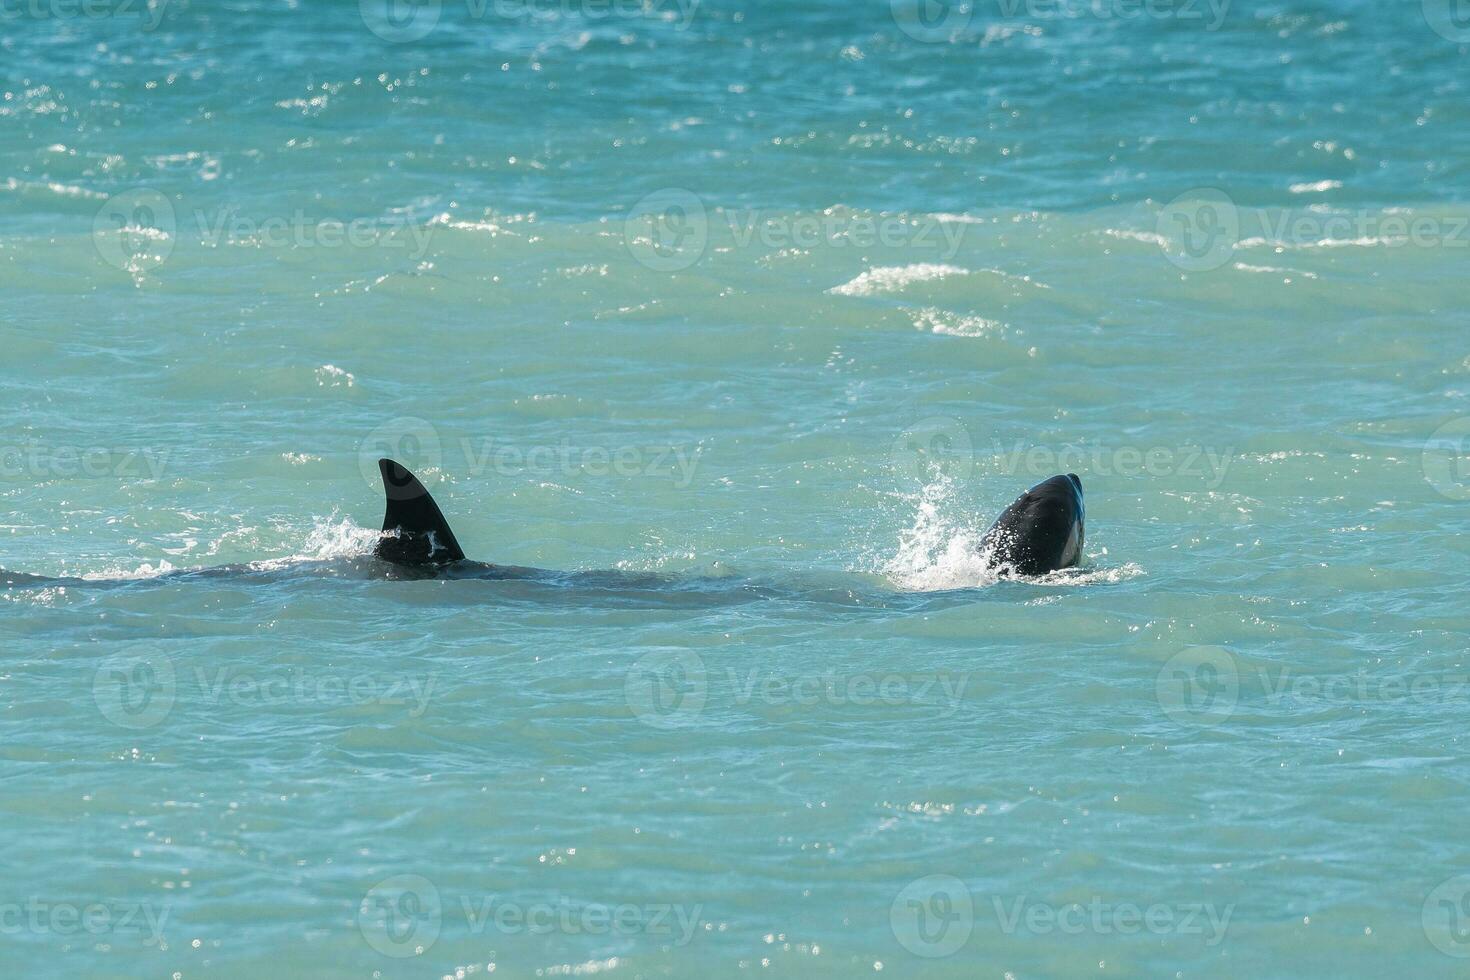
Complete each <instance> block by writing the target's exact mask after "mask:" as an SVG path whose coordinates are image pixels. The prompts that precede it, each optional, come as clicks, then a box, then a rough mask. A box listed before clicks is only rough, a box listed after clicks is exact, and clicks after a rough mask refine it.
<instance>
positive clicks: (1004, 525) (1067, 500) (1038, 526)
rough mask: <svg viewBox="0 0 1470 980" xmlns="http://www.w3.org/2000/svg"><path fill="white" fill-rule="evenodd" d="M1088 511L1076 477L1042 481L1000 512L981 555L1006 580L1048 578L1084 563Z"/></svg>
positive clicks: (985, 539) (1070, 475) (981, 541)
mask: <svg viewBox="0 0 1470 980" xmlns="http://www.w3.org/2000/svg"><path fill="white" fill-rule="evenodd" d="M1086 513H1087V509H1086V507H1085V506H1084V505H1083V502H1082V481H1081V480H1079V479H1078V478H1077V474H1076V473H1067V474H1065V475H1060V476H1054V477H1052V478H1051V479H1049V480H1043V481H1042V482H1040V483H1038V484H1036V486H1034V487H1032V488H1031V489H1030V490H1027V491H1026V492H1025V493H1023V494H1021V496H1019V497H1017V498H1016V502H1015V503H1013V504H1011V505H1010V506H1009V507H1007V508H1006V509H1005V510H1004V511H1002V512H1001V515H1000V516H999V517H997V518H996V519H995V523H994V524H992V525H991V526H990V530H988V531H986V532H985V536H984V537H982V538H981V539H980V553H981V554H982V555H983V556H984V557H985V559H986V561H987V562H988V564H989V565H990V567H991V568H992V569H994V570H995V571H997V572H999V573H1000V574H1002V575H1027V576H1033V575H1045V574H1047V573H1048V572H1055V571H1058V570H1060V569H1063V568H1072V567H1074V566H1075V565H1076V564H1077V563H1078V562H1079V561H1080V560H1081V558H1082V544H1083V539H1084V524H1085V518H1086Z"/></svg>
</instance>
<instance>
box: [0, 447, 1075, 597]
mask: <svg viewBox="0 0 1470 980" xmlns="http://www.w3.org/2000/svg"><path fill="white" fill-rule="evenodd" d="M378 472H379V474H380V475H381V477H382V480H383V493H384V497H385V505H386V506H385V510H384V513H383V529H382V533H381V534H380V535H379V537H378V541H377V544H376V545H375V546H374V548H373V558H374V559H376V561H370V562H369V563H368V564H369V565H371V566H375V568H376V570H374V569H373V568H368V567H366V566H362V565H361V564H360V562H356V561H355V560H349V566H350V567H356V568H357V571H356V572H355V573H354V574H359V575H366V576H368V577H371V578H390V579H397V578H407V579H417V578H440V577H443V578H454V579H524V580H528V581H538V582H542V583H546V584H561V585H570V586H582V587H588V588H595V589H616V590H622V592H623V594H625V595H627V596H632V597H637V598H649V599H651V598H655V597H656V596H657V595H668V596H669V600H670V601H677V602H681V603H682V602H684V601H686V599H687V598H688V597H689V596H691V595H703V594H706V593H707V594H708V595H707V596H706V598H707V599H708V600H709V601H712V602H717V603H724V602H742V601H754V600H757V599H769V598H773V597H776V596H779V595H785V594H787V591H786V590H782V589H779V588H773V587H771V586H769V585H766V584H761V583H757V582H743V581H738V580H736V581H731V580H727V579H725V578H723V577H704V576H696V577H686V578H685V579H680V578H677V577H670V576H668V575H660V574H655V573H648V572H625V571H621V570H617V571H612V570H609V571H605V572H552V571H547V570H545V569H536V568H522V567H519V566H514V565H493V564H486V563H484V562H477V561H470V560H468V559H466V558H465V554H464V550H463V549H462V548H461V547H460V545H459V540H458V539H457V538H456V537H455V535H454V531H453V530H451V529H450V527H449V522H448V521H447V520H445V519H444V512H443V511H441V510H440V509H439V505H438V504H437V503H435V502H434V498H433V496H432V495H430V493H429V491H428V489H427V488H425V487H424V485H423V483H421V482H420V481H419V479H418V477H416V476H414V475H413V473H411V472H409V470H408V468H407V467H405V466H403V465H402V464H401V463H398V462H396V461H394V460H392V459H380V460H378ZM1083 523H1084V507H1083V502H1082V481H1081V480H1079V479H1078V478H1077V475H1076V474H1074V473H1068V474H1066V475H1064V476H1054V477H1052V478H1051V479H1049V480H1045V481H1043V482H1041V483H1038V484H1037V485H1036V486H1034V487H1032V488H1031V489H1030V490H1027V491H1026V492H1025V493H1023V494H1021V496H1020V497H1018V498H1017V499H1016V502H1015V503H1013V504H1011V505H1010V506H1009V507H1007V508H1006V509H1005V511H1004V512H1003V513H1002V514H1001V515H1000V517H998V518H996V521H995V523H994V524H993V525H991V527H990V530H988V531H986V532H985V535H984V537H983V538H982V539H981V543H980V550H981V554H982V555H984V557H985V559H986V561H987V562H988V564H989V566H990V567H991V568H993V569H994V570H995V571H996V572H997V573H999V574H1000V575H1001V576H1002V577H1013V576H1036V575H1045V574H1047V573H1048V572H1053V571H1057V570H1058V569H1063V568H1071V567H1073V566H1075V565H1076V564H1077V563H1078V561H1080V559H1081V555H1082V545H1083ZM380 563H381V564H380ZM308 564H311V563H308ZM317 564H321V563H317ZM348 570H350V569H349V568H337V569H336V570H335V572H334V574H340V573H341V572H342V571H348ZM231 574H235V575H252V576H254V575H262V574H266V570H265V569H262V568H260V567H258V566H257V565H253V564H248V565H220V566H214V567H210V568H200V569H186V570H180V571H170V572H168V573H167V574H165V575H163V576H159V577H158V578H159V579H169V580H177V579H186V578H212V577H215V576H222V575H231ZM686 579H687V580H686ZM127 581H128V580H126V579H119V580H103V581H97V580H89V579H85V578H75V577H64V578H50V577H47V576H42V575H27V574H23V573H19V572H7V571H5V570H4V569H0V588H3V589H7V590H8V589H15V588H21V589H25V588H32V587H37V586H50V585H66V586H70V585H76V586H84V585H86V586H94V587H107V586H109V585H111V586H114V587H123V586H126V584H127ZM680 596H683V597H684V598H680Z"/></svg>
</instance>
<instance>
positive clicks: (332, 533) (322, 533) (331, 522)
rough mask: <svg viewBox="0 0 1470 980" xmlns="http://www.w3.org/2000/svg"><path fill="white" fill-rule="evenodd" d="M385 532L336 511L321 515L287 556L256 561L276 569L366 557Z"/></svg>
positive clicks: (257, 567) (261, 566) (258, 565)
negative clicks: (302, 563) (298, 547)
mask: <svg viewBox="0 0 1470 980" xmlns="http://www.w3.org/2000/svg"><path fill="white" fill-rule="evenodd" d="M382 534H383V532H382V531H379V530H378V529H376V528H371V527H358V526H357V525H356V524H355V523H353V521H352V518H350V517H348V518H343V519H342V520H340V521H339V520H336V515H335V514H333V515H332V516H331V517H327V518H318V519H317V521H316V523H315V524H314V525H313V526H312V529H311V531H310V532H309V533H308V534H307V536H306V541H305V542H304V543H303V545H302V547H301V550H300V551H298V552H297V553H296V554H294V555H290V556H289V557H286V558H270V559H266V560H264V561H253V562H251V563H250V567H251V568H252V569H255V570H257V571H275V570H277V569H281V568H286V567H289V566H291V565H295V564H299V563H301V562H307V561H333V560H336V559H340V558H365V557H367V556H368V555H371V554H372V553H373V549H375V548H376V547H377V546H378V540H379V539H380V538H381V537H382Z"/></svg>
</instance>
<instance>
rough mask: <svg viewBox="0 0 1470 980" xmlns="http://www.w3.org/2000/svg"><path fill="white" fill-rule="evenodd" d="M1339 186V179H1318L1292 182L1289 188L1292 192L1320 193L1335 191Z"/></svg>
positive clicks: (1340, 184) (1340, 182)
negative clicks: (1308, 181)
mask: <svg viewBox="0 0 1470 980" xmlns="http://www.w3.org/2000/svg"><path fill="white" fill-rule="evenodd" d="M1341 186H1342V181H1340V180H1319V181H1317V182H1316V183H1303V184H1292V185H1291V187H1290V190H1291V192H1292V193H1293V194H1321V193H1322V192H1323V191H1335V190H1337V189H1338V188H1339V187H1341Z"/></svg>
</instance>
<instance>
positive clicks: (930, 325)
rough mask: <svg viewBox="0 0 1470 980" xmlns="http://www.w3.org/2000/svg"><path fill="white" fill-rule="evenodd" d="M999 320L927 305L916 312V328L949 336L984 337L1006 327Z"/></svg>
mask: <svg viewBox="0 0 1470 980" xmlns="http://www.w3.org/2000/svg"><path fill="white" fill-rule="evenodd" d="M1004 327H1005V324H1003V323H1001V322H1000V321H999V320H987V319H985V318H984V317H983V316H963V315H961V314H959V313H951V312H950V311H949V310H941V309H939V308H938V307H934V306H926V307H924V308H923V309H921V310H918V311H917V312H915V313H914V328H915V329H917V330H923V331H926V332H928V333H937V334H941V335H943V336H948V337H984V336H986V335H987V334H992V333H996V332H998V331H1000V330H1002V329H1004Z"/></svg>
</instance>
